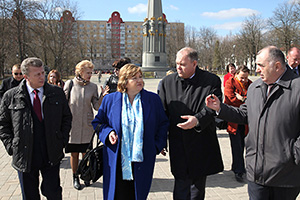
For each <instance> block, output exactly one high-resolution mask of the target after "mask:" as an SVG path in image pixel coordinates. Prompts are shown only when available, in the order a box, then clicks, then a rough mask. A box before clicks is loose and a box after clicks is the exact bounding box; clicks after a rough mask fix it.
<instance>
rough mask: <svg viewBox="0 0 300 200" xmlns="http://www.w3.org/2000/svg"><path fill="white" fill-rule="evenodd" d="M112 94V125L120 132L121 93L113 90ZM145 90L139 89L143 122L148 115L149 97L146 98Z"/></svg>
mask: <svg viewBox="0 0 300 200" xmlns="http://www.w3.org/2000/svg"><path fill="white" fill-rule="evenodd" d="M112 95H115V98H114V100H113V101H114V102H113V104H112V106H111V108H112V115H111V116H113V117H114V119H113V120H112V123H113V127H115V128H116V131H117V132H118V133H120V132H121V131H122V128H121V115H122V93H120V92H115V93H113V94H112ZM148 97H149V96H148V95H147V92H146V91H145V90H144V89H142V90H141V101H142V107H143V117H144V124H145V123H146V121H147V119H148V117H149V115H150V109H151V108H150V106H149V105H150V99H149V98H148Z"/></svg>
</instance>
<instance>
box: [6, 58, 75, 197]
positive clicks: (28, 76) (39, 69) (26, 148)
mask: <svg viewBox="0 0 300 200" xmlns="http://www.w3.org/2000/svg"><path fill="white" fill-rule="evenodd" d="M21 70H22V74H23V75H24V78H25V80H23V81H21V83H20V84H19V86H17V87H14V88H13V89H11V90H9V91H7V92H6V93H5V94H4V96H3V99H2V102H1V106H0V138H1V140H2V142H3V144H4V146H5V149H6V151H7V153H8V154H9V155H11V156H12V166H13V168H15V169H16V170H17V171H18V176H19V182H20V186H21V192H22V197H23V199H24V200H25V199H40V192H39V186H41V193H42V194H43V195H44V196H45V197H46V198H47V199H49V200H50V199H51V200H61V199H62V187H61V186H60V177H59V170H60V162H61V160H62V158H63V157H64V152H63V148H64V147H65V145H66V144H67V143H68V139H69V131H70V129H71V121H72V114H71V112H70V108H69V106H68V102H67V100H66V97H65V95H64V93H63V91H62V89H60V88H58V87H55V86H53V85H50V84H48V83H46V82H45V71H44V67H43V62H42V61H41V60H40V59H38V58H27V59H25V60H24V61H23V62H22V64H21ZM40 174H41V179H40V176H39V175H40ZM39 180H41V183H40V181H39Z"/></svg>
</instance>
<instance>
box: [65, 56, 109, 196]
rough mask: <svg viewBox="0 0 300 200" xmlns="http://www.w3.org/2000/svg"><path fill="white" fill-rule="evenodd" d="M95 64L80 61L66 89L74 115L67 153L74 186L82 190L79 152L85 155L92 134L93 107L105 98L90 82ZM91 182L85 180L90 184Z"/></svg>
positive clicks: (96, 108) (96, 106)
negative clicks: (79, 176)
mask: <svg viewBox="0 0 300 200" xmlns="http://www.w3.org/2000/svg"><path fill="white" fill-rule="evenodd" d="M93 69H94V65H93V63H92V62H90V61H88V60H83V61H81V62H79V63H78V64H77V65H76V67H75V78H74V79H73V80H68V81H66V84H65V87H64V91H65V94H66V96H67V98H68V101H69V106H70V109H71V112H72V115H73V121H72V129H71V131H70V139H69V143H68V145H67V147H66V153H71V160H70V162H71V168H72V172H73V186H74V188H75V189H77V190H80V189H81V188H82V186H81V185H80V182H79V178H78V176H77V175H76V174H75V173H76V170H77V168H78V162H79V153H82V156H84V154H85V152H86V149H87V147H88V144H89V142H90V139H91V136H92V134H93V127H92V125H91V122H92V120H93V118H94V114H93V109H95V110H98V109H99V107H100V104H101V101H102V99H103V96H102V95H100V96H99V90H98V86H97V85H96V84H94V83H91V82H90V79H91V76H92V72H93ZM89 184H90V183H88V182H85V185H86V186H88V185H89Z"/></svg>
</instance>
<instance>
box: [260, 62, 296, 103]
mask: <svg viewBox="0 0 300 200" xmlns="http://www.w3.org/2000/svg"><path fill="white" fill-rule="evenodd" d="M297 77H298V76H297V75H296V74H295V73H294V72H293V71H292V70H291V69H290V68H289V67H287V68H286V71H285V72H284V74H283V75H282V77H281V78H280V79H279V80H278V82H277V83H276V86H275V87H274V89H273V90H272V92H271V93H270V95H269V98H270V97H271V96H272V95H273V94H274V93H275V92H276V91H277V90H279V88H281V87H282V88H286V89H288V88H290V87H291V84H292V80H293V79H294V78H297ZM255 82H256V85H255V87H256V88H260V89H261V92H262V96H263V97H264V99H265V100H266V98H267V97H266V91H267V84H266V83H265V82H263V81H262V80H261V78H260V79H258V80H257V81H255ZM269 98H268V99H269Z"/></svg>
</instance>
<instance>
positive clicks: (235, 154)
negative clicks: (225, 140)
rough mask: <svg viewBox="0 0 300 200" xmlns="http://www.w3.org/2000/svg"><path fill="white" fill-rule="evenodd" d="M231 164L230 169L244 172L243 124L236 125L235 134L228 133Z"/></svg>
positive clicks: (235, 171)
mask: <svg viewBox="0 0 300 200" xmlns="http://www.w3.org/2000/svg"><path fill="white" fill-rule="evenodd" d="M229 138H230V145H231V154H232V165H231V170H232V171H233V172H234V173H235V174H237V173H245V172H246V170H245V162H244V149H245V142H244V139H245V125H238V128H237V131H236V135H234V134H231V133H230V134H229Z"/></svg>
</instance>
